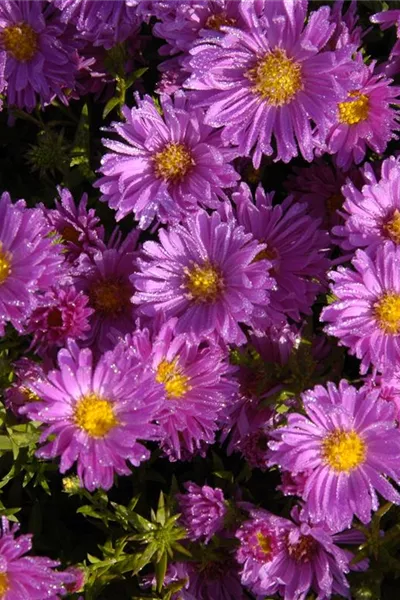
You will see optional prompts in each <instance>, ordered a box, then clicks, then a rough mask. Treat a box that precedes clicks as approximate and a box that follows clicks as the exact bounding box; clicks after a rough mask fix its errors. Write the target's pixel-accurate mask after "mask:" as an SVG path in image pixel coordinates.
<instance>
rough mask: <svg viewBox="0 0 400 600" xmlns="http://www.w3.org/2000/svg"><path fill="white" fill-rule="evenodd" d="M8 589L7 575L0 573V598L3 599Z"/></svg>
mask: <svg viewBox="0 0 400 600" xmlns="http://www.w3.org/2000/svg"><path fill="white" fill-rule="evenodd" d="M9 589H10V586H9V583H8V577H7V573H0V598H3V597H4V595H5V593H6V592H8V590H9Z"/></svg>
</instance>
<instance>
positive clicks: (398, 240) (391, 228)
mask: <svg viewBox="0 0 400 600" xmlns="http://www.w3.org/2000/svg"><path fill="white" fill-rule="evenodd" d="M383 229H384V232H385V233H386V235H387V237H388V238H389V239H391V240H392V241H393V242H394V243H395V244H400V212H399V211H398V210H397V208H396V210H395V211H394V213H393V216H392V218H391V219H390V221H388V222H387V223H385V225H384V226H383Z"/></svg>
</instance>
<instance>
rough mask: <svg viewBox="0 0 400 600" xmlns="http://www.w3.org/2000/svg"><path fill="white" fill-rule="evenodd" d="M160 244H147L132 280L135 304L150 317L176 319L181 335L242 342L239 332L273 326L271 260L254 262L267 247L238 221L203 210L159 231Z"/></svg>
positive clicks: (241, 333)
mask: <svg viewBox="0 0 400 600" xmlns="http://www.w3.org/2000/svg"><path fill="white" fill-rule="evenodd" d="M159 240H160V242H159V243H155V242H145V243H144V245H143V251H144V259H138V265H139V268H140V272H138V273H137V274H135V275H134V276H133V277H132V281H133V283H134V285H135V288H136V290H137V292H136V294H135V295H134V296H133V298H132V302H134V303H135V304H138V305H139V308H138V311H139V312H140V313H141V314H143V315H147V316H150V317H153V316H155V315H156V314H157V313H158V312H164V313H165V315H166V317H167V318H168V317H170V316H177V317H178V318H179V320H178V324H177V332H178V333H189V332H190V333H193V334H194V335H196V336H197V337H200V336H209V337H215V336H219V337H220V338H221V339H222V340H224V341H225V342H226V343H233V344H239V345H240V344H243V343H245V342H246V337H245V335H244V333H243V331H242V329H241V328H240V324H241V323H243V324H245V325H248V326H261V325H262V323H265V324H267V323H268V315H267V308H268V307H267V304H268V301H269V290H270V289H271V287H272V286H273V279H272V278H271V277H270V276H269V275H268V269H269V266H270V263H269V262H268V261H267V260H260V261H254V259H255V257H256V256H257V255H258V254H259V253H260V252H261V251H262V250H263V249H264V248H265V245H260V244H258V243H257V242H256V241H255V240H254V238H253V237H252V235H251V234H245V233H244V231H243V228H242V227H239V226H238V225H237V223H236V221H235V220H234V219H231V220H230V221H229V222H223V221H222V220H221V217H220V215H219V214H218V213H213V214H212V215H208V214H207V213H206V212H205V211H199V212H198V213H197V214H196V215H195V216H193V217H192V218H190V219H189V220H188V221H186V222H185V223H184V224H182V225H177V226H175V227H173V228H170V229H169V230H161V231H160V232H159Z"/></svg>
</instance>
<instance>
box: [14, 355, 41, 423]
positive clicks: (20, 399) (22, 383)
mask: <svg viewBox="0 0 400 600" xmlns="http://www.w3.org/2000/svg"><path fill="white" fill-rule="evenodd" d="M13 372H14V379H13V383H12V385H11V386H10V387H9V388H7V389H6V390H5V392H4V398H5V403H6V406H7V408H9V409H10V410H12V412H13V413H14V414H15V415H18V414H19V409H20V408H21V406H24V405H25V404H27V403H28V402H36V401H38V400H39V397H38V396H37V395H36V394H35V392H34V391H33V390H32V384H34V383H35V382H36V381H39V380H41V379H43V378H44V377H45V373H44V369H43V367H42V365H40V364H39V363H36V362H33V360H31V359H29V358H26V357H25V356H24V357H22V358H20V359H19V360H17V361H15V363H14V364H13Z"/></svg>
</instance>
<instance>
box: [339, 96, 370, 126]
mask: <svg viewBox="0 0 400 600" xmlns="http://www.w3.org/2000/svg"><path fill="white" fill-rule="evenodd" d="M368 114H369V98H368V96H366V95H365V94H360V92H356V91H353V92H350V93H349V97H348V99H347V100H346V101H345V102H340V103H339V121H340V122H341V123H345V124H346V125H357V123H361V122H362V121H365V120H366V119H367V118H368Z"/></svg>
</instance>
